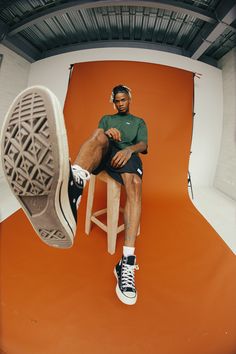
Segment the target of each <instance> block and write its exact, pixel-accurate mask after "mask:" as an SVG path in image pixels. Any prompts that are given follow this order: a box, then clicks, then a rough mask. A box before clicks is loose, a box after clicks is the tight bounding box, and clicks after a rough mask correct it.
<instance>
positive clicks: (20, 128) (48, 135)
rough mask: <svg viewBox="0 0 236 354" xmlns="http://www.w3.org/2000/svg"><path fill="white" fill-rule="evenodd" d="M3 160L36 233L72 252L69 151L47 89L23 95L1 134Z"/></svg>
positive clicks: (54, 100)
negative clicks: (70, 249) (70, 248)
mask: <svg viewBox="0 0 236 354" xmlns="http://www.w3.org/2000/svg"><path fill="white" fill-rule="evenodd" d="M1 160H2V166H3V170H4V173H5V176H6V179H7V181H8V184H9V186H10V188H11V190H12V192H13V194H14V195H15V197H16V198H17V200H18V201H19V202H20V204H21V207H22V209H23V210H24V212H25V214H26V215H27V217H28V219H29V221H30V222H31V224H32V226H33V228H34V230H35V231H36V233H37V235H38V236H39V237H40V238H41V240H42V241H43V242H45V243H46V244H47V245H49V246H53V247H60V248H69V247H71V246H72V244H73V239H74V235H75V232H76V222H75V219H74V216H73V213H72V211H71V207H70V201H69V197H68V180H69V172H70V171H69V153H68V145H67V136H66V130H65V126H64V117H63V113H62V110H61V107H60V103H59V101H58V99H57V97H56V96H55V95H54V94H53V93H52V92H51V91H50V90H48V89H47V88H45V87H43V86H33V87H30V88H28V89H26V90H24V91H23V92H22V93H20V94H19V95H18V96H17V97H16V99H15V100H14V101H13V103H12V105H11V107H10V108H9V111H8V113H7V115H6V117H5V121H4V123H3V127H2V131H1Z"/></svg>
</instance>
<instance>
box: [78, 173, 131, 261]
mask: <svg viewBox="0 0 236 354" xmlns="http://www.w3.org/2000/svg"><path fill="white" fill-rule="evenodd" d="M96 179H99V180H100V181H102V182H105V183H106V184H107V207H106V208H105V209H101V210H97V211H93V201H94V193H95V184H96ZM120 193H121V184H120V183H118V182H117V181H115V180H114V179H113V178H112V177H110V176H109V175H108V174H107V173H106V172H105V171H102V172H100V173H99V174H98V175H96V176H95V175H93V174H91V177H90V181H89V189H88V198H87V209H86V219H85V233H86V234H87V235H89V234H90V230H91V224H92V222H93V223H94V224H96V225H97V226H98V227H100V228H101V229H102V230H103V231H105V232H106V233H107V250H108V252H109V253H110V254H114V253H115V249H116V238H117V234H118V233H119V232H121V231H123V230H124V229H125V225H124V224H121V225H118V221H119V213H120V211H121V212H123V211H124V210H123V209H122V208H121V207H120ZM105 213H106V214H107V223H106V224H104V223H103V222H102V221H101V220H99V219H98V218H97V217H98V216H100V215H102V214H105Z"/></svg>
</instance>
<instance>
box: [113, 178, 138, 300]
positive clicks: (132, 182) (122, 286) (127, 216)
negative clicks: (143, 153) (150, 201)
mask: <svg viewBox="0 0 236 354" xmlns="http://www.w3.org/2000/svg"><path fill="white" fill-rule="evenodd" d="M122 179H123V181H124V186H125V190H126V204H125V210H124V220H125V243H124V253H123V257H122V259H121V260H120V262H119V263H118V264H117V265H116V267H115V270H114V273H115V276H116V278H117V286H116V293H117V295H118V297H119V299H120V300H121V301H122V302H124V303H125V304H127V305H134V304H135V303H136V301H137V291H136V288H135V270H136V269H138V266H137V265H136V257H135V255H134V247H135V241H136V237H137V233H138V228H139V224H140V216H141V203H142V181H141V178H140V177H139V176H137V175H136V174H133V173H122Z"/></svg>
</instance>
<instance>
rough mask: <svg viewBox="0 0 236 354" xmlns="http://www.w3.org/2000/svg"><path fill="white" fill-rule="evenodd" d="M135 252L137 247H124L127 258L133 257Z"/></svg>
mask: <svg viewBox="0 0 236 354" xmlns="http://www.w3.org/2000/svg"><path fill="white" fill-rule="evenodd" d="M134 250H135V247H128V246H123V255H124V256H125V257H128V256H133V255H134Z"/></svg>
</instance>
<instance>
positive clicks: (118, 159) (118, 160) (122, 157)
mask: <svg viewBox="0 0 236 354" xmlns="http://www.w3.org/2000/svg"><path fill="white" fill-rule="evenodd" d="M131 156H132V150H131V149H129V148H125V149H123V150H120V151H118V152H117V153H116V154H115V156H114V157H113V158H112V160H111V165H112V167H115V168H120V167H123V166H124V165H125V164H126V162H127V161H128V160H129V159H130V158H131Z"/></svg>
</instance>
